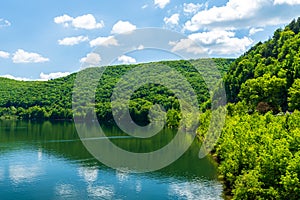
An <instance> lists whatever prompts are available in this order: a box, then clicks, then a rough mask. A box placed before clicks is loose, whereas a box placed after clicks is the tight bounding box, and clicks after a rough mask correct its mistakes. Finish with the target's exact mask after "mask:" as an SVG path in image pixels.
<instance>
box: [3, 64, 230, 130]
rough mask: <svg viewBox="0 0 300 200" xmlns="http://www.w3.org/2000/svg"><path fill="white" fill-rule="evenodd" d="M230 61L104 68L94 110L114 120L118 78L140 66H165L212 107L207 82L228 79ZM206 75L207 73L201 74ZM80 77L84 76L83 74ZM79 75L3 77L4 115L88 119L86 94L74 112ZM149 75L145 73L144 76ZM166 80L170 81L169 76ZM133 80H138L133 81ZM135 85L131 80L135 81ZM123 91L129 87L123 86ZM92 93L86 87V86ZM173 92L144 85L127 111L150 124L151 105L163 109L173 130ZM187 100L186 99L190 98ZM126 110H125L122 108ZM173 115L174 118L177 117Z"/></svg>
mask: <svg viewBox="0 0 300 200" xmlns="http://www.w3.org/2000/svg"><path fill="white" fill-rule="evenodd" d="M232 61H233V60H231V59H212V60H208V59H199V60H190V61H184V60H179V61H161V62H157V63H148V64H137V65H118V66H109V67H107V68H106V69H105V71H104V72H103V74H102V77H101V79H100V80H99V84H98V87H97V89H96V97H95V101H96V102H95V103H96V104H95V105H93V107H94V108H95V111H96V114H97V118H98V119H99V120H100V121H102V122H111V121H113V117H112V111H111V96H112V93H113V90H114V88H115V86H116V84H117V83H118V82H119V81H120V78H121V77H122V76H124V75H125V74H126V73H127V72H129V71H130V70H132V69H134V68H139V67H153V66H156V65H166V66H168V67H170V68H172V69H175V71H177V72H179V73H180V74H181V75H183V76H184V78H185V79H186V80H187V81H188V83H189V84H190V85H191V86H192V88H193V89H194V91H195V92H196V95H197V100H198V102H199V104H203V103H204V102H209V99H210V94H209V93H208V88H207V85H206V83H205V81H204V79H203V75H205V76H206V81H210V80H213V78H210V77H216V76H219V74H222V75H224V74H225V73H226V71H227V70H228V68H229V64H230V63H231V62H232ZM212 64H213V65H215V66H216V67H217V68H218V71H215V70H214V69H213V68H212V67H211V66H210V65H212ZM195 67H197V69H198V70H202V71H200V72H203V74H201V73H199V72H198V70H196V69H195ZM85 70H86V71H89V73H86V74H89V75H91V76H93V74H96V72H99V71H101V70H102V69H101V68H88V69H85ZM79 73H82V72H79ZM76 75H77V74H76V73H74V74H71V75H69V76H67V77H63V78H58V79H54V80H49V81H45V82H43V81H16V80H11V79H7V78H0V91H1V93H0V116H3V117H8V116H17V117H18V118H21V119H52V120H55V119H72V118H73V114H74V115H75V116H76V117H79V118H80V117H87V116H88V115H90V114H91V112H92V110H87V109H85V107H87V106H89V102H87V101H86V99H85V96H86V94H85V93H86V92H87V91H79V93H80V92H81V93H82V94H81V93H80V94H78V95H79V96H80V97H81V98H80V101H79V102H76V103H78V104H79V105H80V106H77V107H76V108H77V110H76V111H75V113H74V112H73V110H72V94H73V92H74V88H73V87H74V81H75V79H76ZM141 76H147V74H141ZM168 76H172V74H169V75H168ZM173 76H174V77H173V81H174V88H177V89H178V90H180V89H181V88H182V87H183V85H182V84H183V83H182V82H180V81H176V79H177V78H176V74H174V75H173ZM90 78H91V77H88V76H87V77H84V78H83V80H81V81H82V84H89V82H88V80H89V79H90ZM133 78H134V77H133ZM132 81H134V79H133V80H129V82H132ZM122 87H124V88H125V87H126V84H124V85H123V86H122ZM87 88H88V85H87ZM174 92H176V91H171V90H169V89H168V88H166V87H165V86H163V85H155V84H145V85H143V86H142V87H140V88H139V89H138V90H136V91H135V92H134V94H133V95H132V96H131V102H130V105H129V111H130V114H131V117H132V118H133V120H134V121H135V122H137V123H138V124H145V123H148V112H149V109H150V108H151V107H152V105H153V104H159V105H162V106H163V107H164V109H165V111H167V113H168V114H167V116H168V120H169V121H170V123H169V125H170V126H177V125H178V123H179V119H180V113H178V112H179V102H178V100H177V98H176V96H175V95H174ZM183 92H184V91H183ZM187 96H188V94H187ZM120 106H122V105H120ZM173 115H174V116H173Z"/></svg>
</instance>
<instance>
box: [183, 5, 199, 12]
mask: <svg viewBox="0 0 300 200" xmlns="http://www.w3.org/2000/svg"><path fill="white" fill-rule="evenodd" d="M201 7H203V4H199V3H197V4H193V3H184V4H183V12H185V13H192V14H194V13H196V12H197V11H199V9H200V8H201Z"/></svg>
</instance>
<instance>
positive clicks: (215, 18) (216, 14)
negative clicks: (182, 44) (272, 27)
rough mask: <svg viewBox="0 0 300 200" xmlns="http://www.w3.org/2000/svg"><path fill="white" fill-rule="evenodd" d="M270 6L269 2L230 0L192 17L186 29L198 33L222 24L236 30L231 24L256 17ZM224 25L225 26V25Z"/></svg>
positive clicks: (266, 0)
mask: <svg viewBox="0 0 300 200" xmlns="http://www.w3.org/2000/svg"><path fill="white" fill-rule="evenodd" d="M267 4H270V3H269V0H244V1H241V0H229V1H228V2H227V3H226V5H225V6H221V7H215V6H214V7H212V8H210V9H208V10H202V11H200V12H198V13H197V14H196V15H194V16H193V17H192V19H191V20H190V21H187V22H186V24H185V29H187V30H189V31H197V30H199V29H201V28H203V26H209V25H214V24H219V25H220V26H222V24H220V23H227V22H229V24H226V26H228V27H227V28H231V29H232V28H234V26H235V24H230V23H233V22H236V21H240V20H242V19H246V18H248V19H249V18H251V17H253V16H255V14H256V13H257V11H258V10H259V9H260V8H261V7H263V6H265V5H267ZM223 25H224V24H223Z"/></svg>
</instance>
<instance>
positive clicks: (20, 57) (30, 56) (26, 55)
mask: <svg viewBox="0 0 300 200" xmlns="http://www.w3.org/2000/svg"><path fill="white" fill-rule="evenodd" d="M12 60H13V62H14V63H42V62H47V61H49V58H45V57H43V56H41V55H40V54H37V53H30V52H26V51H24V50H23V49H18V50H17V51H16V52H15V53H14V54H13V58H12Z"/></svg>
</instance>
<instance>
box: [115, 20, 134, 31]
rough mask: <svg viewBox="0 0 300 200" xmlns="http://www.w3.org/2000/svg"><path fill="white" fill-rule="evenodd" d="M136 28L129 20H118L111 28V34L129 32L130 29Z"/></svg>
mask: <svg viewBox="0 0 300 200" xmlns="http://www.w3.org/2000/svg"><path fill="white" fill-rule="evenodd" d="M135 29H136V26H135V25H133V24H131V23H130V22H129V21H122V20H120V21H118V22H117V23H116V24H115V25H114V26H113V28H112V30H111V33H112V34H122V33H123V34H124V33H130V32H131V31H134V30H135Z"/></svg>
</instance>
